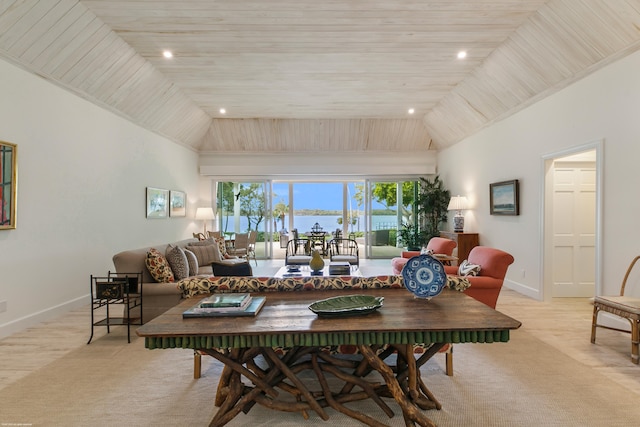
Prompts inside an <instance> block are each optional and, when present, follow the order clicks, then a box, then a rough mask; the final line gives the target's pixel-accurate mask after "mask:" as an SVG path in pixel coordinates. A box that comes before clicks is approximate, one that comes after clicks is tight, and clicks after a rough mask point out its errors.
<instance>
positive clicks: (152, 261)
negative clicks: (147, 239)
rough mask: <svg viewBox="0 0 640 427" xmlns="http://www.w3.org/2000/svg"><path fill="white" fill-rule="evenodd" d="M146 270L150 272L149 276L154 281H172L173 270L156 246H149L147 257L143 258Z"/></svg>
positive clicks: (173, 279)
mask: <svg viewBox="0 0 640 427" xmlns="http://www.w3.org/2000/svg"><path fill="white" fill-rule="evenodd" d="M145 264H146V265H147V270H149V273H151V276H152V277H153V278H154V280H155V281H156V282H159V283H163V282H173V281H175V278H174V276H173V271H171V267H170V266H169V262H168V261H167V258H165V256H164V255H162V253H160V252H159V251H158V250H157V249H156V248H151V249H149V251H148V252H147V258H146V259H145Z"/></svg>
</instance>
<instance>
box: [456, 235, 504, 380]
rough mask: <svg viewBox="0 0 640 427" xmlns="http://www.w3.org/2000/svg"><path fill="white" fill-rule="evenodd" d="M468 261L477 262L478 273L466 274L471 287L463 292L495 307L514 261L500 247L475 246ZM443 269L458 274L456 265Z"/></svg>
mask: <svg viewBox="0 0 640 427" xmlns="http://www.w3.org/2000/svg"><path fill="white" fill-rule="evenodd" d="M462 261H464V260H462ZM468 261H469V262H470V263H471V264H478V265H479V266H480V273H478V275H477V276H467V279H469V282H471V287H470V288H468V289H467V290H465V291H464V293H465V294H467V295H469V296H470V297H473V298H475V299H477V300H478V301H480V302H482V303H484V304H486V305H488V306H489V307H491V308H494V309H495V308H496V303H497V302H498V295H500V289H502V283H503V282H504V276H506V275H507V269H508V268H509V266H510V265H511V264H512V263H513V261H514V259H513V256H512V255H511V254H508V253H506V252H504V251H501V250H500V249H494V248H489V247H487V246H476V247H474V248H473V249H471V252H469V259H468ZM444 270H445V272H446V273H447V274H451V275H457V274H458V267H456V266H450V265H445V266H444ZM445 348H446V347H445ZM446 372H447V375H449V376H451V375H453V346H451V345H450V346H449V347H448V349H447V354H446Z"/></svg>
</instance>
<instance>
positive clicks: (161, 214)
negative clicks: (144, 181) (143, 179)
mask: <svg viewBox="0 0 640 427" xmlns="http://www.w3.org/2000/svg"><path fill="white" fill-rule="evenodd" d="M168 216H169V190H163V189H160V188H153V187H147V218H166V217H168Z"/></svg>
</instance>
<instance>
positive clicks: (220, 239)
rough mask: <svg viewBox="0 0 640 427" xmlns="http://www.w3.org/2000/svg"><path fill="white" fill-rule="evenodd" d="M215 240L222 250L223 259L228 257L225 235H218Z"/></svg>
mask: <svg viewBox="0 0 640 427" xmlns="http://www.w3.org/2000/svg"><path fill="white" fill-rule="evenodd" d="M214 240H215V241H216V243H217V244H218V250H219V252H220V257H221V258H222V259H224V258H227V257H228V254H227V243H226V242H225V241H224V237H216V238H215V239H214Z"/></svg>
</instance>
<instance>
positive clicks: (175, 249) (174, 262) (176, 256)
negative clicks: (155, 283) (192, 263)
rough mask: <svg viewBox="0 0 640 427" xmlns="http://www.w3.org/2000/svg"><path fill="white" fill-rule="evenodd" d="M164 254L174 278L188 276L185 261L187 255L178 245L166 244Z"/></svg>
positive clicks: (186, 262)
mask: <svg viewBox="0 0 640 427" xmlns="http://www.w3.org/2000/svg"><path fill="white" fill-rule="evenodd" d="M164 255H165V257H166V258H167V261H168V262H169V267H171V271H172V272H173V276H174V278H175V280H181V279H184V278H185V277H189V263H188V261H187V255H186V254H185V253H184V250H183V249H182V248H181V247H180V246H174V245H171V244H170V245H169V246H167V252H166V253H165V254H164Z"/></svg>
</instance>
